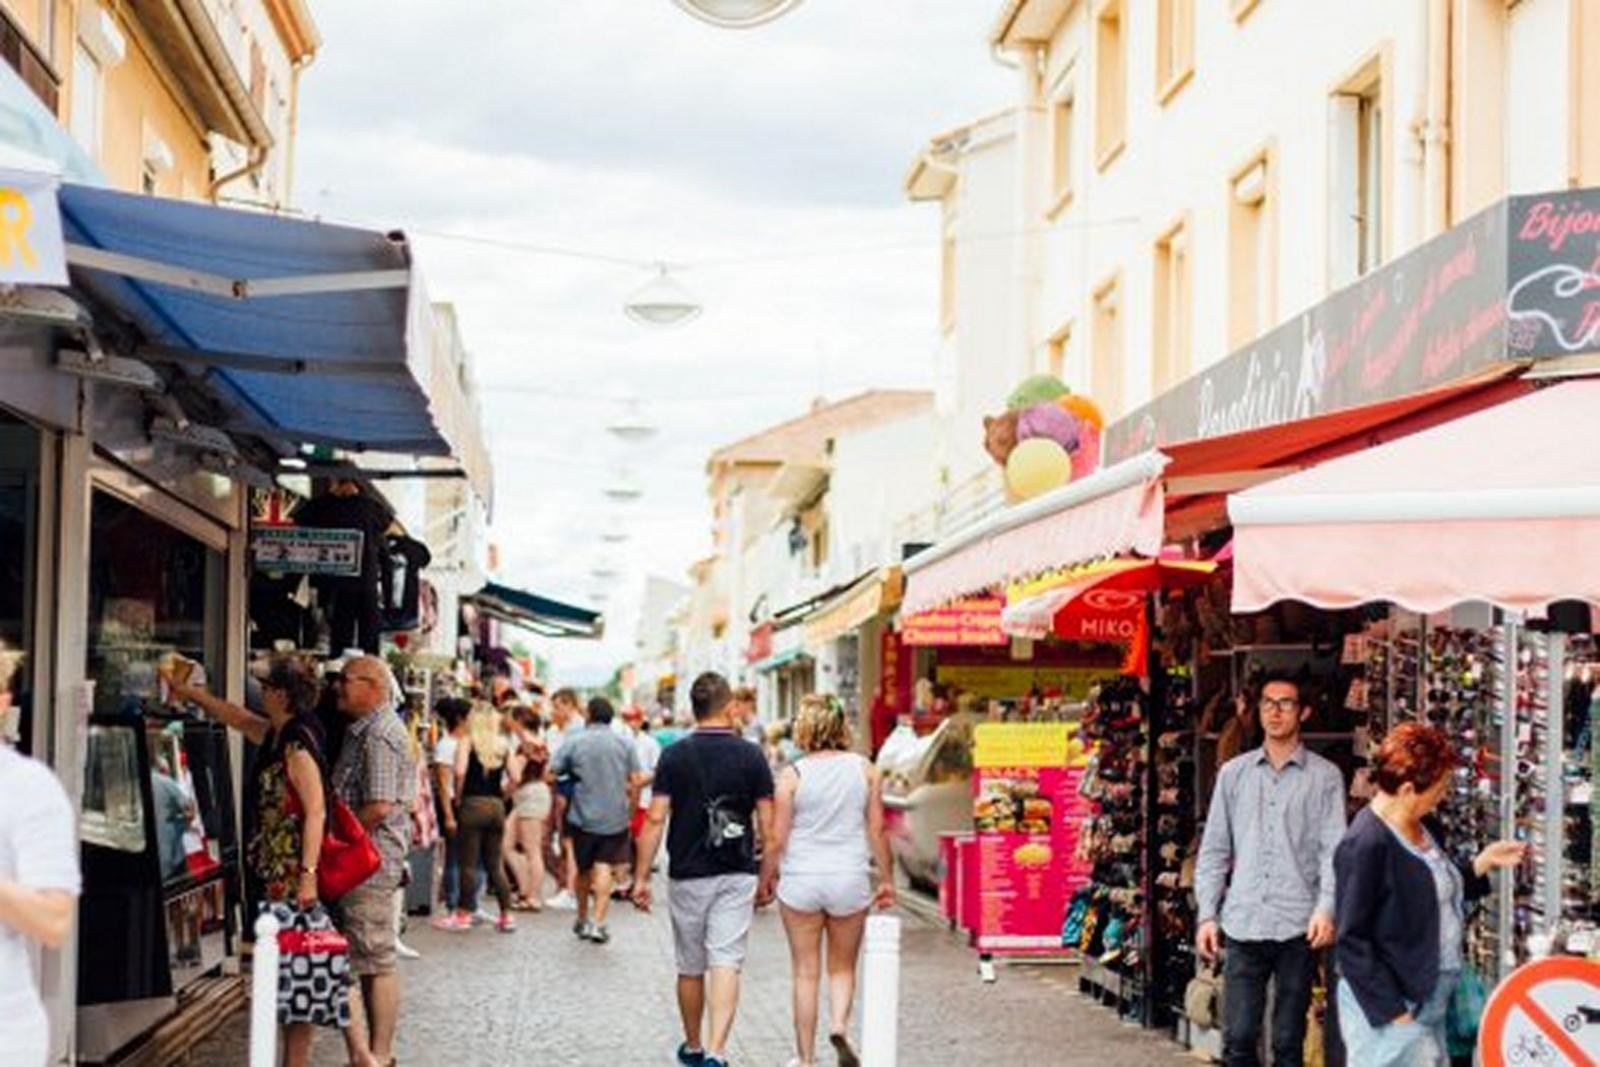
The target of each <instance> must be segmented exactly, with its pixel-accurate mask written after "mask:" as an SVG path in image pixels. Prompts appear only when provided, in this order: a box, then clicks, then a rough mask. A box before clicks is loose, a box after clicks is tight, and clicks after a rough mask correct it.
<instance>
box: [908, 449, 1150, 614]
mask: <svg viewBox="0 0 1600 1067" xmlns="http://www.w3.org/2000/svg"><path fill="white" fill-rule="evenodd" d="M1166 462H1167V459H1166V457H1165V456H1163V455H1161V454H1160V453H1156V452H1147V453H1144V454H1143V455H1139V456H1135V457H1134V458H1132V459H1129V460H1124V461H1123V462H1121V463H1119V464H1117V465H1116V466H1114V467H1107V468H1105V469H1104V470H1100V471H1096V472H1095V473H1094V474H1091V475H1089V476H1088V477H1087V478H1084V479H1082V480H1081V481H1077V482H1073V483H1072V484H1071V485H1068V486H1065V487H1063V488H1061V489H1057V490H1056V491H1054V492H1052V493H1046V494H1045V495H1044V496H1041V497H1037V498H1035V499H1033V500H1029V501H1027V502H1025V503H1022V504H1018V505H1016V506H1014V507H1010V508H1007V509H1005V510H1004V511H1002V512H999V513H998V514H995V515H991V516H989V517H988V518H986V519H983V520H981V521H979V522H977V523H974V524H973V525H972V526H969V527H968V528H967V529H965V530H962V531H960V532H959V533H957V534H955V535H954V536H953V537H951V538H949V539H948V540H947V541H944V542H941V543H940V544H938V545H935V546H934V547H933V548H930V549H928V550H926V551H925V552H923V553H922V554H921V555H917V556H913V557H912V558H911V559H910V560H908V561H907V562H906V564H905V573H906V595H905V600H904V601H903V602H902V603H901V605H900V610H901V613H902V614H905V615H914V614H916V613H918V612H922V611H927V610H929V609H931V608H936V607H938V606H939V605H941V604H945V603H948V602H949V601H951V600H955V599H956V598H958V597H962V596H966V595H969V594H972V593H977V592H980V591H983V590H988V589H994V588H997V587H999V586H1003V585H1005V584H1006V583H1008V582H1012V581H1015V580H1017V579H1019V578H1025V577H1029V576H1032V575H1035V574H1038V573H1040V572H1041V571H1046V570H1054V569H1057V568H1061V567H1070V566H1073V565H1075V564H1078V563H1083V562H1086V561H1088V560H1092V559H1098V558H1101V557H1104V556H1115V555H1120V554H1122V553H1125V552H1136V553H1139V554H1140V555H1145V556H1154V555H1156V554H1157V553H1158V552H1160V551H1161V541H1162V531H1163V505H1162V502H1163V499H1164V498H1163V495H1162V488H1161V469H1162V467H1164V466H1165V465H1166Z"/></svg>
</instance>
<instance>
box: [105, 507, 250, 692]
mask: <svg viewBox="0 0 1600 1067" xmlns="http://www.w3.org/2000/svg"><path fill="white" fill-rule="evenodd" d="M223 585H224V582H223V557H222V553H221V552H218V551H215V550H213V549H210V548H208V547H206V546H205V545H203V544H201V543H200V542H199V541H197V540H195V539H194V538H193V537H190V536H189V535H187V534H185V533H182V532H181V531H179V530H177V529H174V528H173V527H171V526H169V525H167V524H166V523H164V522H162V521H161V520H159V519H157V518H155V517H153V516H151V515H147V514H146V513H145V512H143V511H140V510H139V509H138V508H136V507H134V506H133V505H131V504H128V503H125V502H124V501H122V500H121V499H120V498H118V497H115V496H112V495H111V494H109V493H106V492H103V491H102V492H96V493H95V495H94V504H93V509H92V511H91V516H90V535H89V634H88V644H89V654H88V677H89V679H90V680H91V681H92V682H93V683H94V708H95V711H96V712H97V713H101V714H117V713H121V714H127V713H129V712H135V711H138V710H140V709H142V708H143V707H145V706H147V705H148V704H150V703H153V702H155V701H157V700H158V699H159V693H158V690H157V683H156V669H157V667H159V666H160V664H161V661H162V660H163V659H164V658H165V657H167V656H168V655H170V654H172V653H178V654H180V655H183V656H185V657H187V658H189V659H192V660H195V661H196V662H198V663H200V664H201V666H202V667H204V669H205V671H206V673H207V675H208V676H209V677H210V678H211V679H213V680H214V679H217V678H218V677H219V670H220V666H221V661H222V655H221V646H222V627H223V623H222V598H223Z"/></svg>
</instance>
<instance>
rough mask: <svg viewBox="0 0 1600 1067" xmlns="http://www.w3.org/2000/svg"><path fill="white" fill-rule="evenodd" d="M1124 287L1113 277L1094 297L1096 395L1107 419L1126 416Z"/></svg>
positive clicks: (1093, 356)
mask: <svg viewBox="0 0 1600 1067" xmlns="http://www.w3.org/2000/svg"><path fill="white" fill-rule="evenodd" d="M1121 292H1122V284H1121V279H1120V278H1112V279H1111V280H1110V281H1108V282H1106V283H1105V284H1103V285H1102V286H1101V287H1100V288H1099V289H1097V290H1095V294H1094V337H1093V339H1092V340H1093V352H1092V353H1091V359H1092V361H1093V366H1094V373H1093V376H1092V377H1093V379H1094V381H1093V384H1092V389H1093V392H1092V394H1091V395H1092V396H1093V397H1094V400H1095V403H1096V404H1098V405H1099V406H1100V410H1101V411H1103V412H1105V414H1106V417H1107V418H1113V419H1114V418H1116V417H1117V416H1118V415H1120V414H1122V380H1123V378H1124V376H1125V372H1124V370H1123V365H1122V364H1123V361H1122V311H1121V308H1120V306H1119V305H1120V304H1121Z"/></svg>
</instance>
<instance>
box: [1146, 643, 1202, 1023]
mask: <svg viewBox="0 0 1600 1067" xmlns="http://www.w3.org/2000/svg"><path fill="white" fill-rule="evenodd" d="M1151 690H1152V701H1151V719H1152V721H1151V725H1150V730H1151V734H1152V736H1153V737H1154V740H1155V744H1154V745H1153V746H1152V748H1151V767H1152V775H1151V778H1152V786H1151V789H1152V795H1151V797H1150V811H1151V817H1150V821H1149V826H1150V827H1151V828H1152V831H1153V832H1152V833H1150V834H1149V835H1148V836H1149V856H1148V859H1147V864H1148V868H1149V871H1150V901H1151V907H1150V931H1151V944H1152V946H1153V949H1152V956H1153V961H1152V962H1153V972H1152V985H1151V1004H1152V1013H1153V1016H1154V1018H1153V1021H1154V1023H1155V1024H1156V1025H1157V1026H1171V1025H1173V1024H1175V1023H1176V1022H1177V1020H1178V1018H1179V1016H1180V1015H1181V1014H1182V1012H1183V998H1184V991H1185V990H1186V989H1187V988H1188V985H1189V980H1190V979H1191V978H1193V977H1194V975H1195V956H1194V934H1195V929H1194V928H1195V908H1194V905H1193V904H1192V903H1191V897H1192V893H1193V890H1194V858H1195V853H1196V851H1197V849H1198V846H1199V834H1198V832H1197V829H1196V825H1197V819H1196V810H1195V777H1196V776H1195V753H1196V749H1195V743H1194V726H1195V719H1196V715H1197V709H1196V707H1195V704H1196V696H1195V682H1194V678H1193V676H1192V674H1191V672H1190V670H1189V669H1188V668H1187V667H1174V668H1172V669H1170V670H1168V671H1166V672H1157V674H1156V675H1155V677H1154V678H1153V679H1152V686H1151Z"/></svg>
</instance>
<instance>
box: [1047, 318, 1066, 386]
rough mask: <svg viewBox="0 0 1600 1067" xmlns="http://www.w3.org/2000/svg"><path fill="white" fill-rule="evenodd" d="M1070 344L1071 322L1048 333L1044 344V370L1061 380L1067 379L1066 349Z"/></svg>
mask: <svg viewBox="0 0 1600 1067" xmlns="http://www.w3.org/2000/svg"><path fill="white" fill-rule="evenodd" d="M1071 344H1072V323H1070V322H1069V323H1067V324H1066V325H1065V326H1063V327H1061V329H1059V330H1057V331H1056V332H1055V333H1053V334H1051V335H1050V340H1049V341H1048V342H1047V343H1046V346H1045V368H1044V369H1045V371H1046V373H1049V374H1054V375H1055V376H1056V377H1057V378H1060V379H1061V380H1062V381H1066V380H1067V349H1068V347H1069V346H1070V345H1071Z"/></svg>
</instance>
